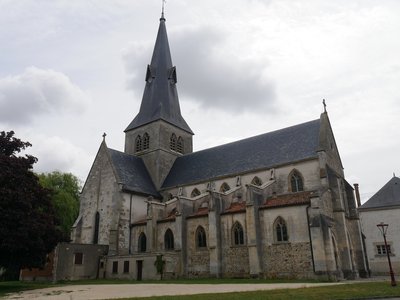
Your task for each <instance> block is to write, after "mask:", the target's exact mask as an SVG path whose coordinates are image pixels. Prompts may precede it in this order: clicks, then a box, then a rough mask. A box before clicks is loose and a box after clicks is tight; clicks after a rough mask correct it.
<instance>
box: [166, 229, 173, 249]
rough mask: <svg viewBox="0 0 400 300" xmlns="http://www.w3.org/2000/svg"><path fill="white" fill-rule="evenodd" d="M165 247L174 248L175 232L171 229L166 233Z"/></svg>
mask: <svg viewBox="0 0 400 300" xmlns="http://www.w3.org/2000/svg"><path fill="white" fill-rule="evenodd" d="M164 247H165V250H173V249H174V234H173V233H172V230H171V229H169V228H168V229H167V231H166V232H165V235H164Z"/></svg>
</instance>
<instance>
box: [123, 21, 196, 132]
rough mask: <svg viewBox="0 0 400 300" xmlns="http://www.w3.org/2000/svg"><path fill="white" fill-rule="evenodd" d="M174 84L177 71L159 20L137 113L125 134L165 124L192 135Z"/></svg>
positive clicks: (162, 25)
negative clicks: (141, 127)
mask: <svg viewBox="0 0 400 300" xmlns="http://www.w3.org/2000/svg"><path fill="white" fill-rule="evenodd" d="M176 81H177V80H176V69H175V67H173V65H172V60H171V53H170V50H169V43H168V36H167V29H166V27H165V19H164V17H161V19H160V26H159V28H158V34H157V39H156V43H155V46H154V51H153V56H152V59H151V63H150V65H149V66H148V67H147V73H146V85H145V88H144V92H143V98H142V103H141V106H140V111H139V113H138V114H137V115H136V117H135V118H134V119H133V121H132V122H131V123H130V124H129V126H128V127H127V128H126V129H125V132H126V131H129V130H131V129H134V128H137V127H140V126H143V125H145V124H148V123H151V122H153V121H157V120H164V121H166V122H168V123H170V124H173V125H175V126H177V127H179V128H181V129H183V130H185V131H187V132H189V133H191V134H193V132H192V130H191V129H190V127H189V125H188V124H187V123H186V121H185V120H184V119H183V117H182V115H181V109H180V106H179V99H178V91H177V88H176Z"/></svg>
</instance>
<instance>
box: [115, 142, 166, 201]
mask: <svg viewBox="0 0 400 300" xmlns="http://www.w3.org/2000/svg"><path fill="white" fill-rule="evenodd" d="M108 151H109V153H110V157H111V160H112V163H113V165H114V168H115V170H116V172H117V174H118V177H119V180H120V181H121V183H122V184H123V189H124V190H127V191H130V192H136V193H140V194H145V195H151V196H154V197H156V198H160V197H161V196H160V194H159V193H158V192H157V190H156V188H155V186H154V184H153V181H152V180H151V178H150V175H149V173H148V172H147V169H146V166H145V165H144V163H143V160H142V159H141V158H140V157H136V156H133V155H129V154H126V153H123V152H120V151H117V150H114V149H110V148H108Z"/></svg>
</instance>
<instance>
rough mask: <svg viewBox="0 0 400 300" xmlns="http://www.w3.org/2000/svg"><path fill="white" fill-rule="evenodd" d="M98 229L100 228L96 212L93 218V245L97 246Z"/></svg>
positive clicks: (98, 214) (98, 215)
mask: <svg viewBox="0 0 400 300" xmlns="http://www.w3.org/2000/svg"><path fill="white" fill-rule="evenodd" d="M99 227H100V213H99V212H98V211H97V212H96V215H95V217H94V236H93V244H97V243H98V242H99Z"/></svg>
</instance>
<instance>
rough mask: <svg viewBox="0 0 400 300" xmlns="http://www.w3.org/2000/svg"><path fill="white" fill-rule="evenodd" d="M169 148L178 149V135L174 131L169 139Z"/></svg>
mask: <svg viewBox="0 0 400 300" xmlns="http://www.w3.org/2000/svg"><path fill="white" fill-rule="evenodd" d="M169 148H170V149H171V150H174V151H176V135H175V133H173V134H172V135H171V137H170V139H169Z"/></svg>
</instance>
